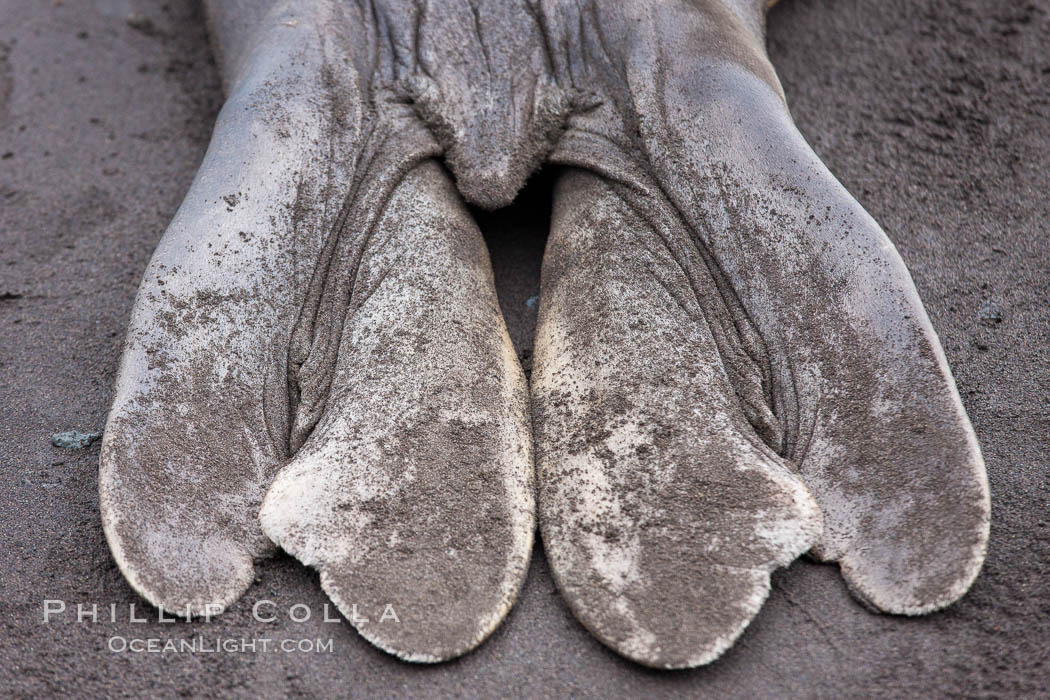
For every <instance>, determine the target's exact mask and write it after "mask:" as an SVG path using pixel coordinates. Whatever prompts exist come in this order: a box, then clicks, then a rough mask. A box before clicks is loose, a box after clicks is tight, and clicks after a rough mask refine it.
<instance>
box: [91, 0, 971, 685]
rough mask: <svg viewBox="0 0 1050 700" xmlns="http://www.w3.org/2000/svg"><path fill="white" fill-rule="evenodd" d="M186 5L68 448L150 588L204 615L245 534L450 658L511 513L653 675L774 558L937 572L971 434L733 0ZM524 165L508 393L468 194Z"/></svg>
mask: <svg viewBox="0 0 1050 700" xmlns="http://www.w3.org/2000/svg"><path fill="white" fill-rule="evenodd" d="M206 5H207V9H208V15H209V21H210V30H211V34H212V38H213V42H214V45H215V47H216V53H217V56H218V59H219V65H220V68H221V71H222V74H223V79H224V84H225V86H226V89H227V93H228V100H227V103H226V105H225V106H224V107H223V110H222V112H221V114H220V116H219V119H218V122H217V124H216V127H215V133H214V135H213V139H212V144H211V146H210V147H209V151H208V154H207V155H206V157H205V160H204V163H203V164H202V166H201V169H200V171H199V173H198V175H197V178H196V179H195V181H194V183H193V185H192V186H191V189H190V192H189V194H188V195H187V197H186V200H185V201H184V203H183V205H182V207H181V208H180V210H179V212H178V213H177V215H176V217H175V220H174V221H173V222H172V224H171V226H170V227H169V229H168V231H167V232H166V233H165V236H164V238H163V239H162V241H161V244H160V246H159V247H158V250H157V252H156V254H155V255H154V258H153V260H152V261H151V263H150V266H149V268H148V269H147V271H146V275H145V277H144V280H143V283H142V286H141V288H140V291H139V295H138V299H137V301H136V305H135V309H134V311H133V314H132V319H131V324H130V329H129V333H128V339H127V343H126V347H125V353H124V358H123V360H122V364H121V369H120V374H119V378H118V383H117V391H116V398H115V400H114V405H113V408H112V411H111V413H110V417H109V421H108V423H107V427H106V431H105V435H104V438H103V450H102V457H101V472H100V503H101V508H102V516H103V525H104V528H105V531H106V535H107V538H108V540H109V543H110V546H111V549H112V551H113V553H114V557H115V559H116V560H117V562H118V564H119V565H120V567H121V569H122V571H123V572H124V574H125V575H126V577H127V578H128V580H129V582H130V583H131V585H132V586H133V587H134V588H135V589H136V590H137V591H139V592H140V593H141V594H142V595H143V596H145V597H146V598H147V599H148V600H150V601H151V602H152V603H154V604H155V605H158V606H160V607H162V608H164V609H166V610H169V611H171V612H174V613H178V614H187V615H196V614H205V613H208V612H210V611H213V610H215V609H218V608H220V607H224V606H227V605H229V604H231V603H232V602H233V601H235V600H236V599H237V598H238V597H239V596H240V595H241V594H242V593H243V592H244V591H245V590H246V589H247V587H248V586H249V585H250V584H251V582H252V580H253V575H254V574H253V567H252V560H253V559H254V558H259V557H263V556H267V555H269V554H271V553H272V552H273V551H274V549H275V546H276V547H280V548H282V549H284V550H286V551H288V552H289V553H291V554H292V555H294V556H295V557H297V558H298V559H300V560H301V561H303V562H304V563H306V564H308V565H310V566H313V567H316V568H317V569H319V570H320V572H321V584H322V586H323V587H324V589H325V591H326V592H327V593H328V595H329V596H330V597H331V598H332V599H333V601H334V602H335V603H336V604H337V606H338V607H339V608H340V610H342V611H343V613H344V615H346V616H347V618H348V619H349V620H350V622H351V624H353V625H355V627H357V629H358V630H359V631H360V632H361V633H362V635H364V636H365V637H366V638H367V639H369V640H370V641H372V642H373V643H375V644H376V645H377V646H379V647H380V648H383V649H385V650H387V651H389V652H391V653H394V654H396V655H398V656H400V657H401V658H404V659H408V660H413V661H438V660H443V659H448V658H452V657H454V656H457V655H459V654H462V653H465V652H466V651H469V650H470V649H472V648H474V647H475V646H476V645H477V644H479V643H481V641H483V640H484V639H485V638H486V637H487V636H488V634H490V633H491V631H492V630H493V629H494V628H495V627H496V626H497V625H498V624H499V622H500V620H501V619H502V618H503V617H504V616H505V615H506V613H507V611H508V610H509V608H510V606H511V605H512V604H513V601H514V599H515V596H516V594H517V590H518V588H519V587H520V585H521V582H522V579H523V577H524V573H525V570H526V566H527V564H528V558H529V554H530V548H531V543H532V533H533V529H534V523H535V515H534V512H536V511H538V516H539V517H538V520H539V525H540V529H541V534H542V536H543V539H544V544H545V548H546V552H547V555H548V557H549V559H550V562H551V566H552V570H553V572H554V576H555V579H556V581H557V584H558V586H559V588H560V590H561V592H562V594H563V595H564V597H565V599H566V601H567V602H568V604H569V606H570V608H571V609H572V611H573V613H574V614H575V615H576V617H577V618H578V619H579V620H580V621H581V622H582V623H583V624H584V625H585V626H586V627H587V628H588V629H590V630H591V631H592V632H593V633H594V634H595V635H596V636H597V637H598V638H599V639H601V640H602V641H603V642H604V643H605V644H607V645H609V646H610V647H611V648H613V649H615V650H616V651H617V652H619V653H621V654H623V655H625V656H627V657H629V658H631V659H634V660H635V661H638V662H640V663H642V664H646V665H649V666H653V667H659V668H682V667H690V666H696V665H701V664H705V663H708V662H710V661H712V660H713V659H715V658H717V657H718V656H719V655H720V654H721V653H722V652H723V651H725V650H726V649H727V648H728V647H729V646H731V645H732V643H733V641H734V640H735V639H736V638H737V637H738V636H739V635H740V634H741V632H742V631H743V629H744V628H745V627H746V625H747V624H748V622H749V621H750V620H751V619H752V618H753V617H754V616H755V615H756V614H757V612H758V610H759V609H760V607H761V605H762V602H763V601H764V599H765V598H766V596H767V594H768V591H769V575H770V572H771V571H772V570H773V569H775V568H777V567H780V566H784V565H786V564H788V563H790V562H791V561H792V560H793V559H795V558H796V557H798V556H799V555H801V554H803V553H805V552H807V551H808V552H810V553H811V554H812V555H813V556H815V557H816V558H818V559H821V560H825V561H834V562H838V563H839V565H840V567H841V570H842V573H843V576H844V578H845V579H846V582H847V584H848V585H849V587H850V590H851V591H852V592H853V593H854V595H855V596H856V597H857V598H858V599H859V600H861V601H862V602H863V603H864V604H866V605H868V606H869V607H871V608H873V609H876V610H880V611H885V612H890V613H898V614H908V615H913V614H922V613H927V612H930V611H933V610H937V609H939V608H942V607H944V606H946V605H949V604H950V603H951V602H953V601H954V600H956V599H957V598H958V597H960V596H961V595H963V593H965V591H966V590H967V589H968V588H969V586H970V584H971V583H972V581H973V579H974V577H975V576H976V575H977V572H978V570H979V569H980V565H981V562H982V560H983V557H984V552H985V547H986V542H987V536H988V526H989V496H988V486H987V479H986V477H985V473H984V466H983V462H982V460H981V455H980V449H979V447H978V445H977V443H976V440H975V437H974V434H973V430H972V428H971V426H970V424H969V421H968V419H967V417H966V414H965V412H964V410H963V408H962V404H961V402H960V400H959V397H958V394H957V392H956V389H955V385H954V381H953V379H952V377H951V373H950V371H949V369H948V367H947V364H946V361H945V358H944V354H943V351H942V350H941V348H940V345H939V343H938V341H937V338H936V335H935V333H934V331H933V329H932V327H931V326H930V323H929V320H928V318H927V316H926V314H925V311H924V310H923V308H922V304H921V302H920V301H919V299H918V296H917V293H916V291H915V288H914V285H913V283H912V281H911V278H910V276H909V275H908V272H907V270H906V269H905V267H904V264H903V262H902V261H901V259H900V257H899V256H898V254H897V252H896V251H895V249H894V248H893V245H892V244H891V243H890V241H889V239H888V238H887V237H886V235H885V234H884V233H883V232H882V230H881V229H880V228H879V227H878V225H877V224H876V223H875V222H874V221H873V220H872V219H871V218H870V217H869V216H868V215H867V213H866V212H864V210H863V209H862V208H861V206H860V205H859V204H858V203H857V202H856V201H855V200H854V199H853V198H852V197H851V196H850V195H849V194H848V193H847V192H846V191H845V190H844V189H843V188H842V186H841V185H840V184H839V183H838V182H837V181H836V180H835V179H834V177H833V176H832V175H831V174H830V173H829V172H828V171H827V169H826V168H825V167H824V166H823V164H822V163H820V161H819V160H818V159H817V157H816V156H815V155H814V154H813V152H812V151H811V150H810V148H809V147H808V145H807V144H806V143H805V141H804V140H803V138H802V136H801V135H800V134H799V133H798V131H797V130H796V129H795V127H794V125H793V123H792V121H791V118H790V115H789V113H788V110H787V107H786V102H785V99H784V95H783V92H782V90H781V88H780V85H779V82H778V80H777V78H776V74H775V72H774V70H773V68H772V66H771V65H770V63H769V60H768V58H767V56H766V53H765V49H764V45H763V44H764V41H763V32H764V16H765V9H766V8H765V4H764V3H763V2H756V1H751V0H722V1H719V0H694V1H693V2H685V1H679V2H675V1H673V0H616V1H615V2H614V1H613V0H473V1H470V2H468V1H467V0H449V1H448V2H440V3H438V2H433V3H429V2H425V1H416V0H382V1H375V2H368V3H365V2H350V1H348V0H344V1H342V2H338V1H336V0H316V1H313V2H307V1H305V0H302V1H300V2H265V3H263V2H248V1H247V0H225V1H222V0H213V1H212V2H208V3H206ZM543 163H549V164H552V165H555V166H559V167H560V169H561V170H560V174H559V176H558V181H557V185H556V188H555V193H554V200H553V201H554V204H553V207H554V209H553V218H552V230H551V232H550V238H549V242H548V247H547V251H546V255H545V258H544V266H543V279H542V290H541V301H540V309H539V320H538V328H537V337H536V343H535V359H534V367H533V375H532V379H533V386H532V396H531V408H530V406H529V403H528V394H527V387H526V384H525V380H524V376H523V374H522V371H521V368H520V367H519V366H518V363H517V361H516V358H515V355H514V352H513V349H512V347H511V344H510V341H509V338H508V337H507V333H506V329H505V326H504V324H503V320H502V318H501V316H500V312H499V307H498V303H497V301H496V295H495V290H494V288H493V283H492V273H491V270H490V267H489V262H488V258H487V254H486V251H485V248H484V243H483V242H482V240H481V238H480V234H479V232H478V230H477V227H476V225H475V224H474V222H473V221H472V220H471V218H470V216H469V213H468V211H467V209H466V207H465V204H464V202H469V203H472V204H475V205H478V206H481V207H484V208H489V209H491V208H496V207H500V206H503V205H506V204H509V203H510V202H512V201H513V199H514V197H515V195H516V194H517V192H518V191H519V190H520V188H521V187H522V185H523V183H524V182H525V180H526V179H527V178H528V176H529V175H530V173H532V172H534V171H535V170H536V169H537V168H538V167H539V166H540V165H541V164H543ZM530 412H531V430H532V431H534V438H535V463H536V476H537V479H536V483H535V484H534V483H533V473H532V465H533V454H532V441H531V437H532V436H530ZM534 491H535V493H536V494H537V495H538V499H537V500H538V503H535V502H534V499H533V493H534ZM537 505H538V508H537ZM355 606H356V608H355ZM387 606H389V607H390V609H392V610H393V611H394V612H395V614H396V619H389V616H388V615H383V614H382V613H383V612H384V611H385V610H386V609H387ZM355 610H356V611H357V614H356V615H355V614H354V612H355ZM362 611H364V616H362ZM364 617H367V619H364Z"/></svg>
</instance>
